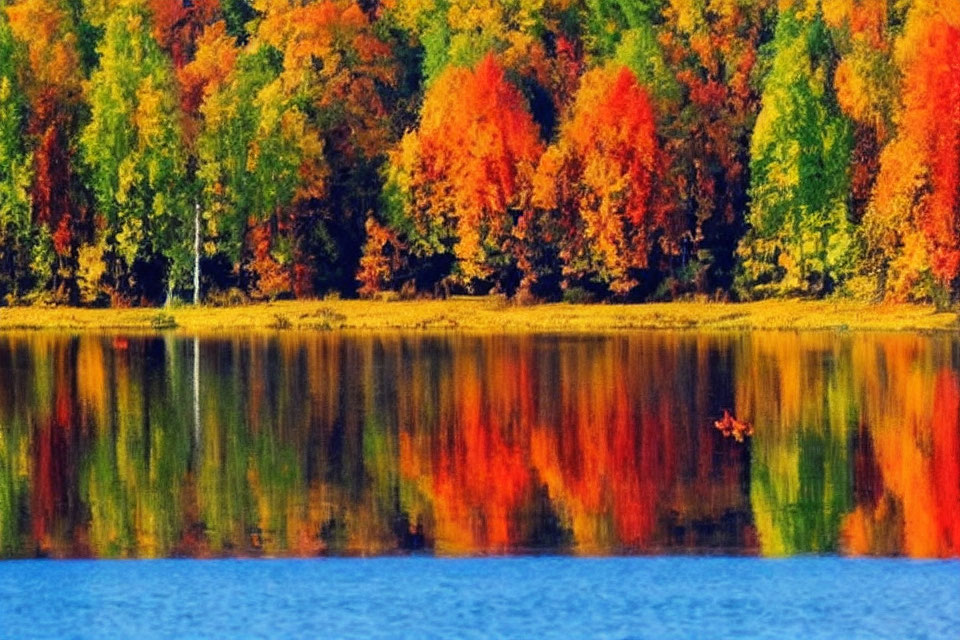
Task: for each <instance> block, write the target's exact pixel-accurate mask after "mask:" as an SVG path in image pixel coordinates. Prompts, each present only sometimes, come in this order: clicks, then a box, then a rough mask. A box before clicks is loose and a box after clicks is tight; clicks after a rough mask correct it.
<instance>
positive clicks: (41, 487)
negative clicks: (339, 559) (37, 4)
mask: <svg viewBox="0 0 960 640" xmlns="http://www.w3.org/2000/svg"><path fill="white" fill-rule="evenodd" d="M197 346H198V347H199V352H198V351H197V350H196V348H197ZM197 353H199V360H196V359H195V357H194V356H195V354H197ZM956 356H957V347H956V346H955V345H954V343H953V342H952V341H950V340H948V339H939V338H924V337H914V336H889V337H886V336H882V337H878V336H839V337H838V336H836V335H804V334H799V335H798V334H779V333H778V334H754V335H746V336H738V335H721V336H704V335H696V334H692V333H687V334H666V333H659V334H642V335H633V336H625V335H624V336H615V337H610V338H595V337H594V338H588V337H582V338H572V337H567V338H549V337H532V336H525V337H509V336H496V337H474V336H427V335H420V336H394V337H383V338H381V337H369V336H368V337H361V336H355V337H349V336H340V335H336V334H311V335H294V334H289V335H288V334H280V335H262V336H252V337H251V336H247V337H243V338H240V337H235V338H220V337H218V338H208V339H202V340H199V341H194V340H193V339H192V338H191V339H181V338H176V337H173V336H165V337H142V338H125V339H123V338H113V337H110V336H89V335H87V336H83V337H72V338H66V337H57V336H52V335H47V334H23V335H9V336H5V337H4V338H2V339H0V380H3V382H2V383H0V552H2V555H4V556H15V555H33V554H35V553H45V554H51V555H55V556H74V555H95V556H134V555H136V556H170V555H190V556H194V555H197V556H208V555H221V554H241V555H256V554H278V555H283V554H292V555H314V554H321V553H348V554H367V553H389V552H393V551H397V550H419V549H428V550H433V551H436V552H440V553H453V554H457V553H487V552H491V553H504V552H512V551H518V550H522V551H537V550H562V551H568V552H573V553H615V552H644V553H655V552H661V551H670V552H673V551H680V552H689V551H696V552H702V551H722V552H735V553H741V552H745V553H757V552H759V553H764V554H769V555H782V554H792V553H797V552H810V551H813V552H821V551H840V552H848V553H858V554H863V553H866V554H900V553H903V554H909V555H914V556H947V555H957V553H958V549H960V468H958V456H960V436H958V423H957V419H958V414H960V382H958V377H957V362H958V359H957V357H956ZM195 367H197V369H196V370H197V372H198V373H199V382H200V384H199V385H198V386H195V381H196V380H197V378H195ZM725 409H729V410H731V411H732V412H733V413H734V414H735V415H736V416H737V417H738V418H740V419H743V420H745V421H747V422H749V423H750V424H752V425H753V426H754V428H755V434H754V435H753V437H752V438H748V439H747V441H746V442H745V443H742V444H741V443H738V442H736V441H735V440H734V439H732V438H724V437H723V436H722V434H721V433H720V432H719V431H718V430H717V429H715V428H714V427H713V423H714V421H715V420H716V419H717V418H718V417H720V415H722V413H723V410H725Z"/></svg>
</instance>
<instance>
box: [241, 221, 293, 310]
mask: <svg viewBox="0 0 960 640" xmlns="http://www.w3.org/2000/svg"><path fill="white" fill-rule="evenodd" d="M250 225H251V226H250V231H249V234H248V236H247V242H248V243H249V245H250V247H251V248H252V253H253V260H252V261H251V263H250V271H251V272H252V273H253V274H254V275H255V276H256V278H257V286H256V291H257V294H258V295H259V296H260V297H263V298H271V299H272V298H276V297H278V296H282V295H284V294H288V293H290V290H291V288H292V283H291V279H290V270H289V269H287V268H285V267H284V266H283V265H281V264H280V263H279V262H278V261H277V259H276V258H275V257H274V256H273V254H272V253H271V251H270V249H271V238H272V237H273V230H272V229H271V224H270V222H269V221H268V222H263V223H260V224H256V223H255V222H254V221H252V220H251V222H250Z"/></svg>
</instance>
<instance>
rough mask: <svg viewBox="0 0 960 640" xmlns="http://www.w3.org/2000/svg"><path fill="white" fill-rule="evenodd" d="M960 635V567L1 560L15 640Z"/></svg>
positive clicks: (828, 562) (2, 595) (692, 561)
mask: <svg viewBox="0 0 960 640" xmlns="http://www.w3.org/2000/svg"><path fill="white" fill-rule="evenodd" d="M225 637H230V638H363V639H371V638H416V639H425V638H564V639H567V638H658V639H660V638H714V639H718V640H722V639H724V638H738V639H739V638H777V639H783V638H802V639H804V640H811V639H818V638H845V639H851V638H871V639H876V638H896V639H898V640H903V639H908V638H937V639H940V638H948V639H956V638H960V563H958V562H911V561H906V560H847V559H840V558H797V559H789V560H758V559H752V558H737V559H731V558H675V557H673V558H671V557H663V558H610V559H586V558H549V557H548V558H500V559H464V560H460V559H457V560H454V559H435V558H426V557H411V558H381V559H370V560H365V559H331V560H266V561H261V560H215V561H177V560H171V561H127V562H108V561H95V562H86V561H76V562H71V561H66V562H59V561H52V562H44V561H37V562H34V561H25V562H19V561H18V562H3V563H0V638H4V639H6V638H23V639H29V638H218V639H219V638H225Z"/></svg>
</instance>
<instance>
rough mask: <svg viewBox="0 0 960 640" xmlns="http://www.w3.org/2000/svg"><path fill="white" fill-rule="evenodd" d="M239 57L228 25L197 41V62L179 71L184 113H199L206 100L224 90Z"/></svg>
mask: <svg viewBox="0 0 960 640" xmlns="http://www.w3.org/2000/svg"><path fill="white" fill-rule="evenodd" d="M238 54H239V49H238V48H237V45H236V42H235V40H234V39H233V37H232V36H230V35H229V34H228V33H227V29H226V24H225V23H224V22H222V21H221V22H215V23H213V24H212V25H210V26H208V27H206V28H205V29H204V30H203V33H202V34H200V36H199V37H198V38H197V41H196V54H195V56H194V58H193V60H191V61H190V62H189V63H188V64H186V65H184V66H183V67H182V68H180V69H178V71H177V77H178V79H179V81H180V86H181V91H182V96H181V104H182V105H183V109H184V111H186V112H187V113H195V112H196V111H197V109H198V108H199V107H200V103H201V102H202V101H203V98H204V97H205V96H208V95H210V94H212V93H214V92H216V91H217V89H219V88H220V86H221V85H222V84H223V83H224V82H225V81H226V79H227V77H228V76H229V75H230V72H231V71H232V70H233V68H234V66H235V64H236V61H237V55H238Z"/></svg>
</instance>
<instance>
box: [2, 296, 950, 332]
mask: <svg viewBox="0 0 960 640" xmlns="http://www.w3.org/2000/svg"><path fill="white" fill-rule="evenodd" d="M691 329H692V330H701V331H705V330H717V331H753V330H785V331H876V332H904V331H914V332H924V333H930V332H936V333H948V332H949V333H952V332H960V317H958V314H957V312H954V311H937V310H936V309H935V308H934V307H933V306H932V305H931V306H927V305H913V304H883V305H877V304H869V303H862V302H853V301H847V300H836V301H811V300H766V301H761V302H745V303H721V302H666V303H646V304H631V305H618V304H566V303H551V304H540V305H532V306H517V305H513V304H511V303H510V302H507V301H505V300H503V299H502V298H497V297H455V298H451V299H449V300H412V301H390V302H386V301H374V300H310V301H283V302H264V303H255V304H249V305H241V306H234V307H207V306H200V307H196V308H195V307H192V306H179V307H173V308H132V309H87V308H77V307H5V308H0V333H2V332H11V331H63V332H87V331H91V332H92V331H111V332H116V331H162V330H163V331H169V330H172V331H180V332H230V331H256V330H267V331H270V330H273V331H277V330H280V331H285V330H301V331H318V330H319V331H401V330H402V331H427V330H433V331H436V330H441V331H443V330H454V331H471V332H491V333H496V332H520V333H523V332H530V333H587V332H611V331H632V330H691Z"/></svg>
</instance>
